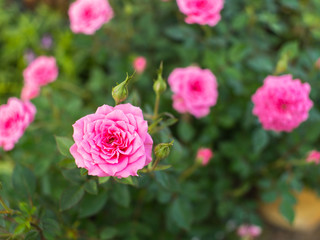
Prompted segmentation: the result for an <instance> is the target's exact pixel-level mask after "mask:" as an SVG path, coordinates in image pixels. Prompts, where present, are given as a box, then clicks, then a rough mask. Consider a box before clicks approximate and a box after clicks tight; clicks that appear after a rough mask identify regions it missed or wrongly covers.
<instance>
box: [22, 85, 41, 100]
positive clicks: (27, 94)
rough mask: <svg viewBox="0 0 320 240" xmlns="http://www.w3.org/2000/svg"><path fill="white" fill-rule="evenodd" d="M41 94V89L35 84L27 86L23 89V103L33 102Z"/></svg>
mask: <svg viewBox="0 0 320 240" xmlns="http://www.w3.org/2000/svg"><path fill="white" fill-rule="evenodd" d="M39 94H40V87H39V86H38V85H33V84H25V85H24V86H23V88H22V92H21V99H22V100H23V101H28V100H31V99H33V98H35V97H37V96H39Z"/></svg>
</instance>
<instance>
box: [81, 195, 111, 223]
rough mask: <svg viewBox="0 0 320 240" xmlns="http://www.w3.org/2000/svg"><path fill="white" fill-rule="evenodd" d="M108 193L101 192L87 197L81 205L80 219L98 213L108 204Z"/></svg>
mask: <svg viewBox="0 0 320 240" xmlns="http://www.w3.org/2000/svg"><path fill="white" fill-rule="evenodd" d="M107 196H108V195H107V193H106V192H101V193H99V194H98V195H94V196H93V195H88V194H87V195H85V196H84V198H83V199H82V200H81V202H80V204H79V217H80V218H84V217H89V216H93V215H95V214H96V213H98V212H99V211H100V210H101V209H102V208H103V207H104V205H105V203H106V202H107Z"/></svg>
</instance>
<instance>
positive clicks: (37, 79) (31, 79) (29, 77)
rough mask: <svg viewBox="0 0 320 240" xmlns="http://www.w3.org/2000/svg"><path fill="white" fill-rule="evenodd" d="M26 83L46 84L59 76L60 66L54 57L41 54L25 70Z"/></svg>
mask: <svg viewBox="0 0 320 240" xmlns="http://www.w3.org/2000/svg"><path fill="white" fill-rule="evenodd" d="M23 77H24V81H25V84H30V85H33V86H44V85H47V84H48V83H50V82H53V81H55V80H56V78H57V77H58V67H57V64H56V59H55V58H54V57H46V56H40V57H38V58H36V59H35V60H34V61H33V62H32V63H30V65H29V66H28V67H27V68H26V69H25V70H24V71H23Z"/></svg>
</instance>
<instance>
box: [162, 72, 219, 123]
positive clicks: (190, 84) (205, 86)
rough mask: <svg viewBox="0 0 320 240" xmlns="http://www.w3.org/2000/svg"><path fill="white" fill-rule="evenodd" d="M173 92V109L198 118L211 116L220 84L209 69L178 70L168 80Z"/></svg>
mask: <svg viewBox="0 0 320 240" xmlns="http://www.w3.org/2000/svg"><path fill="white" fill-rule="evenodd" d="M168 82H169V85H170V87H171V90H172V91H173V93H174V94H173V96H172V99H173V107H174V109H176V110H177V111H178V112H180V113H186V112H189V113H191V114H192V115H194V116H195V117H197V118H201V117H204V116H206V115H208V114H209V112H210V107H212V106H214V105H216V103H217V99H218V90H217V88H218V84H217V80H216V77H215V76H214V75H213V74H212V72H211V71H210V70H209V69H201V68H199V67H194V66H191V67H187V68H176V69H175V70H173V72H172V73H171V74H170V76H169V78H168Z"/></svg>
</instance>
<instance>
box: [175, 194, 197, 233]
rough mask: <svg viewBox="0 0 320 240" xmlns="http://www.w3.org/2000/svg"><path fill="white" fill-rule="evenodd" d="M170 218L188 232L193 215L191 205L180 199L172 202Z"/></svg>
mask: <svg viewBox="0 0 320 240" xmlns="http://www.w3.org/2000/svg"><path fill="white" fill-rule="evenodd" d="M170 213H171V214H170V216H171V218H173V220H174V221H175V223H176V224H177V225H178V226H179V227H180V228H183V229H184V230H189V229H190V227H191V223H192V221H193V213H192V208H191V205H190V203H189V202H188V201H186V200H185V199H182V198H177V199H175V200H174V202H173V203H172V205H171V207H170Z"/></svg>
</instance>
